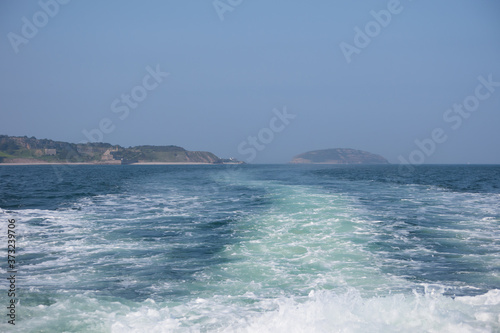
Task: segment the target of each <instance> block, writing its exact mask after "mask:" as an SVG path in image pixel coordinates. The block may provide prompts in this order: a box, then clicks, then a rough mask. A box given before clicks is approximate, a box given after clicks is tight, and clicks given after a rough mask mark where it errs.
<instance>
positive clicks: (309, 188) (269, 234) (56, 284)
mask: <svg viewBox="0 0 500 333" xmlns="http://www.w3.org/2000/svg"><path fill="white" fill-rule="evenodd" d="M0 178H1V185H0V190H1V191H0V219H1V220H2V221H4V222H6V221H7V220H8V219H12V218H14V219H16V221H17V222H16V233H17V235H18V238H17V253H16V255H17V266H18V267H17V268H18V273H17V281H16V283H17V287H18V291H19V294H18V298H17V301H18V304H17V307H16V314H17V318H16V325H15V327H12V325H8V324H7V320H6V319H5V318H6V317H5V314H6V313H7V311H6V310H5V311H4V312H5V314H3V315H2V317H4V319H3V320H2V322H1V323H0V330H1V331H19V332H422V331H427V332H498V331H500V226H499V223H500V167H499V166H420V167H418V168H417V169H416V170H415V171H414V172H412V173H404V172H402V170H399V169H398V167H397V166H300V165H299V166H297V165H269V166H265V165H262V166H251V165H245V166H59V167H53V166H2V167H1V168H0ZM4 222H2V223H1V224H0V225H1V227H0V232H1V235H2V236H1V237H2V238H0V239H2V248H3V250H2V253H4V254H5V255H4V256H5V260H3V261H4V262H5V263H4V264H3V265H2V266H1V268H0V276H2V277H7V276H8V275H7V265H6V256H7V255H6V253H7V238H6V234H7V223H4ZM7 282H8V281H7V280H6V279H5V278H2V279H1V283H0V287H1V288H2V290H4V291H5V292H1V299H0V300H1V304H5V305H7V304H8V302H9V298H8V297H7V294H6V290H7V289H8V286H7ZM2 306H3V305H2ZM4 309H5V307H4Z"/></svg>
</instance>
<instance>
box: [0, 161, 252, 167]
mask: <svg viewBox="0 0 500 333" xmlns="http://www.w3.org/2000/svg"><path fill="white" fill-rule="evenodd" d="M227 164H242V163H221V164H216V163H201V162H200V163H197V162H137V163H127V164H120V163H92V162H81V163H61V162H54V163H50V162H41V163H26V162H21V163H0V166H2V165H9V166H13V165H227Z"/></svg>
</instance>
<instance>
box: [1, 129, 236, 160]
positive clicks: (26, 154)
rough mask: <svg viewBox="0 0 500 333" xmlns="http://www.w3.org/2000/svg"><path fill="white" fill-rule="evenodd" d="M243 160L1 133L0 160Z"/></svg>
mask: <svg viewBox="0 0 500 333" xmlns="http://www.w3.org/2000/svg"><path fill="white" fill-rule="evenodd" d="M54 163H71V164H243V163H244V162H241V161H238V160H236V159H234V158H230V159H222V158H219V157H217V156H216V155H215V154H213V153H210V152H206V151H188V150H186V149H184V148H182V147H178V146H135V147H128V148H124V147H121V146H119V145H112V144H109V143H102V142H89V143H69V142H62V141H53V140H49V139H37V138H35V137H31V138H28V137H27V136H22V137H21V136H8V135H0V164H54Z"/></svg>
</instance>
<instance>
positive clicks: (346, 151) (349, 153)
mask: <svg viewBox="0 0 500 333" xmlns="http://www.w3.org/2000/svg"><path fill="white" fill-rule="evenodd" d="M290 163H291V164H389V162H388V161H387V160H386V159H385V158H383V157H382V156H380V155H376V154H372V153H369V152H366V151H362V150H356V149H350V148H333V149H323V150H314V151H309V152H307V153H303V154H300V155H297V156H295V157H294V158H293V159H292V160H291V161H290Z"/></svg>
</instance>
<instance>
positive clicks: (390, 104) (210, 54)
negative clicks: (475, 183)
mask: <svg viewBox="0 0 500 333" xmlns="http://www.w3.org/2000/svg"><path fill="white" fill-rule="evenodd" d="M55 1H56V0H41V1H40V2H39V1H14V0H5V1H1V2H0V35H1V36H2V37H1V42H0V59H1V61H0V73H1V75H0V134H7V135H19V136H23V135H27V136H35V137H37V138H49V139H54V140H62V141H70V142H80V141H83V140H86V137H85V135H84V134H83V132H82V131H84V130H87V131H91V130H92V129H98V130H99V131H101V130H100V129H99V123H100V122H101V121H102V120H103V119H105V120H104V123H105V124H104V129H105V131H106V132H107V133H104V132H103V131H101V132H100V133H101V134H102V138H103V140H102V141H104V142H109V143H112V144H120V145H122V146H133V145H144V144H151V145H170V144H173V145H179V146H182V147H184V148H186V149H189V150H205V151H211V152H213V153H215V154H217V155H218V156H220V157H236V158H239V159H242V160H245V159H248V158H249V156H250V153H249V149H254V150H255V159H252V162H253V163H282V162H288V161H289V160H290V159H291V158H292V157H293V156H294V155H297V154H299V153H302V152H305V151H308V150H316V149H324V148H337V147H344V148H355V149H362V150H367V151H370V152H373V153H377V154H381V155H383V156H384V157H386V158H387V159H389V160H390V161H391V162H393V163H398V162H399V159H400V156H401V157H403V158H405V159H408V158H410V156H411V154H412V153H413V156H412V157H413V160H414V161H418V162H419V163H420V162H424V163H468V162H470V163H500V129H499V125H500V86H494V85H493V86H491V84H490V86H489V88H488V87H485V86H484V85H483V86H481V87H479V88H478V85H480V84H481V82H480V81H479V80H478V77H479V76H482V77H483V78H484V79H485V80H488V76H489V75H491V81H494V82H500V2H499V1H495V0H467V1H466V0H442V1H430V0H427V1H425V0H414V1H410V0H401V1H400V2H399V5H398V4H397V1H394V0H391V1H386V0H384V1H347V0H343V1H327V0H321V1H309V2H308V1H284V0H276V1H266V0H252V1H250V0H243V1H239V0H221V1H219V3H218V6H219V7H218V8H219V13H218V12H217V10H216V8H215V7H214V4H213V2H212V1H211V0H206V1H166V0H156V1H147V0H146V1H123V0H111V1H97V0H86V1H81V0H72V1H69V2H68V3H67V4H59V3H58V2H55ZM61 2H63V1H62V0H61ZM65 2H66V1H65ZM55 3H57V7H58V8H56V6H55V5H54V4H55ZM43 4H46V5H43ZM43 7H45V9H43ZM228 8H229V9H230V10H228ZM381 10H384V11H386V12H380V11H381ZM391 10H392V13H391ZM371 11H374V12H376V13H380V15H381V16H380V17H379V20H380V22H381V23H376V22H377V21H375V18H374V16H373V15H372V14H370V12H371ZM387 12H389V14H391V19H390V22H388V19H387V16H384V15H383V13H387ZM219 14H220V15H219ZM220 17H223V19H224V20H223V21H222V20H221V19H220ZM23 18H25V19H23ZM384 20H385V21H384ZM370 22H371V23H370ZM36 25H38V26H39V27H37V26H36ZM383 25H385V26H383ZM30 27H31V28H33V27H34V28H35V29H37V30H38V31H35V32H34V31H33V30H32V29H31V30H30ZM356 27H358V28H359V29H361V30H362V31H364V32H363V33H364V34H366V29H368V32H369V34H371V35H372V37H370V36H368V38H370V42H369V43H368V45H365V44H367V43H366V40H363V38H362V37H360V36H357V37H358V40H357V42H358V44H357V45H358V46H359V47H357V53H356V52H351V53H352V54H350V55H348V56H347V57H346V54H344V53H345V47H346V46H345V45H347V44H348V45H350V46H349V47H350V48H349V50H351V51H352V50H353V48H354V47H356V43H355V37H356V34H358V33H357V32H356V31H355V28H356ZM370 29H372V30H370ZM365 37H366V36H365ZM341 43H345V44H341ZM363 43H364V44H363ZM341 45H344V52H343V51H342V48H341ZM347 58H349V60H350V62H348V61H347ZM157 65H159V70H160V71H161V72H168V73H169V75H168V76H166V77H165V76H163V74H161V75H160V77H159V79H158V81H155V80H154V78H153V77H149V76H148V75H150V74H149V72H148V70H147V69H146V68H148V66H149V69H150V71H154V70H156V67H157ZM144 80H145V83H144V82H143V81H144ZM145 85H146V86H147V87H148V89H150V90H146V89H145V88H144V87H145ZM478 89H479V90H478ZM488 89H491V91H490V90H488ZM476 90H478V94H479V96H480V97H481V99H480V98H478V97H475V94H476ZM132 92H134V93H135V97H136V98H137V101H139V102H138V103H135V102H134V100H129V103H132V104H126V102H125V101H124V100H122V99H121V98H122V94H128V95H130V94H131V93H132ZM144 93H146V94H147V96H145V95H144ZM115 100H116V103H115V105H114V109H113V107H112V104H113V102H115ZM464 101H467V103H469V106H468V107H469V108H470V109H472V110H473V111H470V112H469V111H467V110H464V109H462V111H460V112H462V113H459V111H454V110H452V107H453V104H455V103H456V104H461V103H464ZM476 102H477V103H476ZM476 104H477V105H476ZM127 105H133V108H132V107H131V106H127ZM120 107H121V109H119V108H120ZM284 107H286V110H287V112H288V114H292V115H294V116H295V118H293V119H291V118H289V119H285V122H283V121H282V120H280V119H277V120H274V121H273V118H275V117H277V116H276V113H275V112H273V109H277V110H278V111H280V112H283V108H284ZM127 108H128V111H129V113H128V114H127V113H126V111H125V109H127ZM449 109H450V111H448V110H449ZM113 110H114V111H116V112H113ZM120 117H121V118H122V119H121V118H120ZM270 122H272V126H271V124H270ZM436 129H441V130H442V131H441V133H438V134H439V135H437V136H436V138H437V139H438V140H437V141H439V142H436V140H435V141H433V142H434V143H432V144H431V143H429V140H433V139H432V132H433V131H435V130H436ZM93 133H94V134H95V133H96V132H93ZM259 133H260V135H261V137H260V138H259ZM249 136H253V137H256V138H257V144H258V145H259V149H261V150H257V149H256V148H255V146H252V143H251V140H249V139H248V137H249ZM443 136H445V137H446V139H443ZM96 137H98V136H96ZM415 140H421V141H420V142H423V146H422V147H423V148H422V147H418V146H417V144H416V143H415ZM426 140H427V141H426ZM426 144H427V145H426ZM238 147H240V149H238ZM252 147H253V148H252ZM416 150H419V151H420V153H418V152H417V153H415V151H416ZM242 152H245V153H242ZM422 156H423V157H424V159H423V160H422V161H420V160H419V159H422Z"/></svg>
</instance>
